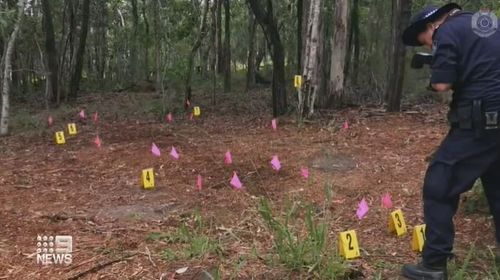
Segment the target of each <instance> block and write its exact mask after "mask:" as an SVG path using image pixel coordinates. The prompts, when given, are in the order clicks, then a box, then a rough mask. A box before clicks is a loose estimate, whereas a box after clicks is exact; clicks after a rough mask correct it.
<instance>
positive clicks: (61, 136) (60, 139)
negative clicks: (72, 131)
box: [56, 131, 66, 145]
mask: <svg viewBox="0 0 500 280" xmlns="http://www.w3.org/2000/svg"><path fill="white" fill-rule="evenodd" d="M56 143H57V144H58V145H62V144H65V143H66V139H65V138H64V131H57V132H56Z"/></svg>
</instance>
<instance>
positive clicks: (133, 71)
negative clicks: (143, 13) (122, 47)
mask: <svg viewBox="0 0 500 280" xmlns="http://www.w3.org/2000/svg"><path fill="white" fill-rule="evenodd" d="M130 2H131V5H132V23H133V27H134V31H133V32H134V33H133V35H132V40H131V44H130V64H129V73H130V76H131V79H130V80H129V82H130V83H135V81H137V74H138V70H137V69H138V67H139V65H138V62H139V60H138V49H139V46H138V45H139V10H138V8H137V0H131V1H130Z"/></svg>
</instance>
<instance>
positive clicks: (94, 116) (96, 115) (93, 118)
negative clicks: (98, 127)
mask: <svg viewBox="0 0 500 280" xmlns="http://www.w3.org/2000/svg"><path fill="white" fill-rule="evenodd" d="M92 120H93V121H94V123H97V121H98V120H99V114H98V113H97V112H95V113H94V115H92Z"/></svg>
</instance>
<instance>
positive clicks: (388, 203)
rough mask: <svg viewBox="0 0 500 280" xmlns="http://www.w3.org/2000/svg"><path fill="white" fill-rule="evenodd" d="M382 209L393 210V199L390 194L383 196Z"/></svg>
mask: <svg viewBox="0 0 500 280" xmlns="http://www.w3.org/2000/svg"><path fill="white" fill-rule="evenodd" d="M382 207H384V208H387V209H390V208H392V199H391V195H390V194H389V193H386V194H385V195H384V196H382Z"/></svg>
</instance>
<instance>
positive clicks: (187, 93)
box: [184, 0, 209, 104]
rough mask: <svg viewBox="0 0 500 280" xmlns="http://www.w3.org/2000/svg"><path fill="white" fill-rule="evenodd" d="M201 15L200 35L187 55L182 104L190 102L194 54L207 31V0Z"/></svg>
mask: <svg viewBox="0 0 500 280" xmlns="http://www.w3.org/2000/svg"><path fill="white" fill-rule="evenodd" d="M203 5H204V6H203V15H202V18H201V23H200V33H198V38H197V39H196V42H195V43H194V45H193V48H192V49H191V53H190V54H189V59H188V69H187V73H186V84H185V89H186V90H185V94H184V104H187V102H188V101H189V102H191V78H192V76H193V63H194V56H195V55H196V52H197V51H198V48H199V47H200V46H201V42H202V41H203V38H204V37H205V34H206V29H207V15H208V8H209V3H208V0H204V1H203Z"/></svg>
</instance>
